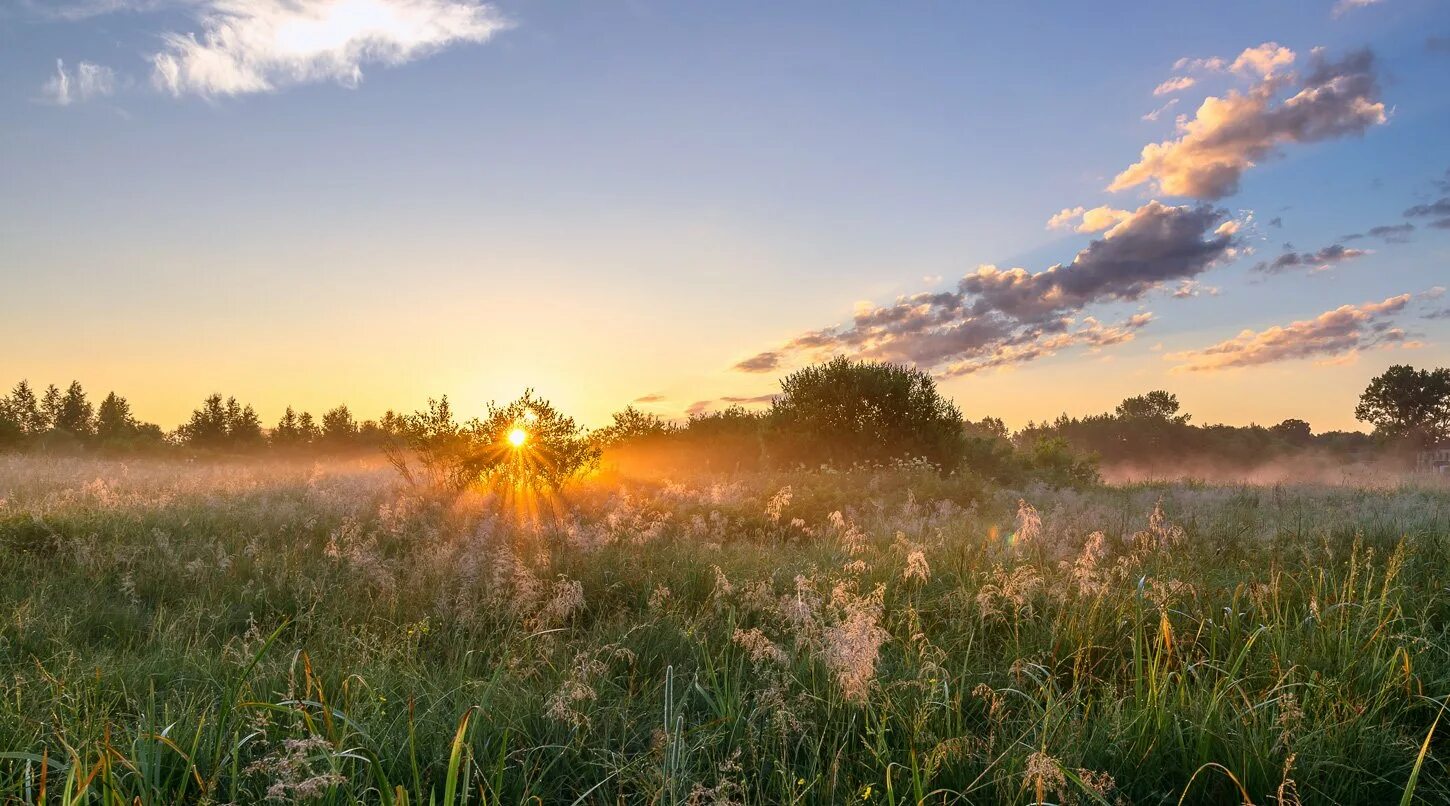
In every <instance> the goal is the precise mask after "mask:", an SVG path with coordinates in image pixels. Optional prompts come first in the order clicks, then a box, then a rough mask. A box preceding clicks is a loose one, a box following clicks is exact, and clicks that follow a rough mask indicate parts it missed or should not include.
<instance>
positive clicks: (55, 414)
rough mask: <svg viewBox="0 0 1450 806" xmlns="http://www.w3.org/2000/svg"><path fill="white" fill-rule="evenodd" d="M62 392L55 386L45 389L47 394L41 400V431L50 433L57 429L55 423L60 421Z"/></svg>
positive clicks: (51, 385)
mask: <svg viewBox="0 0 1450 806" xmlns="http://www.w3.org/2000/svg"><path fill="white" fill-rule="evenodd" d="M60 400H61V397H60V390H59V389H57V388H56V387H55V384H53V383H52V384H50V385H48V386H46V387H45V394H44V395H43V396H42V397H41V398H40V420H41V423H40V426H41V428H40V430H41V432H44V431H49V430H51V429H52V428H55V423H56V421H57V420H58V419H60Z"/></svg>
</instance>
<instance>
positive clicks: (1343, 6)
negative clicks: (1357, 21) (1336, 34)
mask: <svg viewBox="0 0 1450 806" xmlns="http://www.w3.org/2000/svg"><path fill="white" fill-rule="evenodd" d="M1380 2H1381V0H1339V2H1337V3H1335V4H1334V8H1333V9H1331V10H1330V12H1329V15H1330V16H1331V17H1334V18H1335V19H1338V18H1340V17H1342V16H1344V15H1345V14H1347V13H1349V12H1350V11H1353V10H1354V9H1357V8H1365V7H1366V6H1373V5H1378V4H1379V3H1380Z"/></svg>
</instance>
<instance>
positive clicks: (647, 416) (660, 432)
mask: <svg viewBox="0 0 1450 806" xmlns="http://www.w3.org/2000/svg"><path fill="white" fill-rule="evenodd" d="M679 430H680V429H679V426H677V425H675V424H674V423H671V422H670V421H668V420H666V419H664V418H663V417H661V416H659V415H658V414H651V413H649V412H644V411H640V410H639V409H637V408H635V407H634V406H625V408H624V411H617V412H615V413H614V422H613V423H610V424H609V425H606V426H605V427H603V428H601V429H599V430H597V431H595V432H594V441H595V442H597V443H598V444H599V445H600V447H603V448H613V447H617V446H619V445H623V444H625V443H632V442H637V441H640V440H646V439H656V438H659V437H666V436H669V435H671V434H674V433H676V432H677V431H679Z"/></svg>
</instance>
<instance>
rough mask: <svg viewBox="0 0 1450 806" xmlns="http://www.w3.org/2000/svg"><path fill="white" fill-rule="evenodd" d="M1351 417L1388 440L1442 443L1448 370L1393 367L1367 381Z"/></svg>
mask: <svg viewBox="0 0 1450 806" xmlns="http://www.w3.org/2000/svg"><path fill="white" fill-rule="evenodd" d="M1354 416H1355V418H1356V419H1358V420H1360V421H1362V422H1366V423H1369V424H1371V425H1373V426H1374V427H1375V433H1377V434H1380V435H1383V436H1385V437H1388V438H1390V439H1394V440H1404V441H1408V442H1411V443H1413V444H1416V445H1433V444H1435V443H1438V442H1442V441H1444V440H1445V439H1446V437H1447V435H1450V369H1443V368H1441V369H1434V370H1428V369H1415V368H1414V367H1411V366H1408V365H1405V364H1396V365H1395V366H1392V367H1390V368H1389V369H1387V370H1385V371H1384V374H1382V375H1379V376H1378V377H1376V378H1375V379H1374V380H1372V381H1370V383H1369V386H1368V387H1366V388H1365V390H1364V393H1363V394H1362V395H1360V397H1359V405H1357V406H1356V407H1355V409H1354Z"/></svg>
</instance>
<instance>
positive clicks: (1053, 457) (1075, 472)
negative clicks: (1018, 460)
mask: <svg viewBox="0 0 1450 806" xmlns="http://www.w3.org/2000/svg"><path fill="white" fill-rule="evenodd" d="M1027 467H1028V470H1029V472H1030V473H1031V474H1032V475H1033V476H1034V477H1036V478H1038V479H1039V480H1041V481H1045V482H1047V483H1048V484H1053V485H1057V486H1064V487H1080V486H1084V485H1088V484H1095V483H1097V481H1098V479H1099V477H1098V460H1097V457H1096V456H1091V455H1090V456H1080V455H1078V454H1077V453H1076V452H1074V451H1073V449H1072V446H1070V445H1068V443H1067V440H1065V439H1063V438H1061V437H1054V438H1051V439H1049V438H1042V439H1039V440H1037V442H1036V443H1035V444H1034V445H1033V446H1032V450H1031V451H1030V452H1029V453H1028V455H1027Z"/></svg>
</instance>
